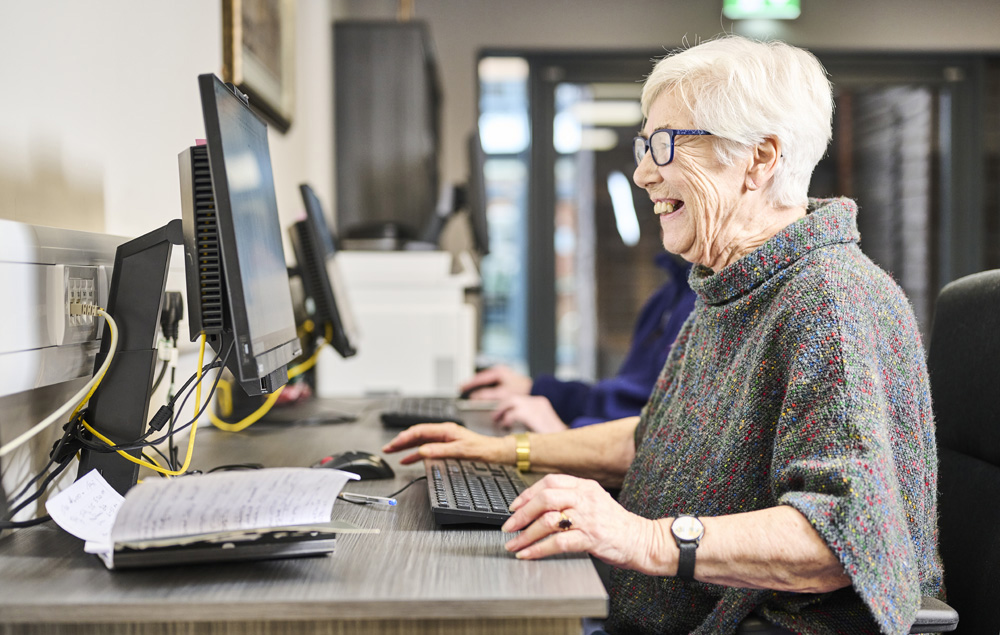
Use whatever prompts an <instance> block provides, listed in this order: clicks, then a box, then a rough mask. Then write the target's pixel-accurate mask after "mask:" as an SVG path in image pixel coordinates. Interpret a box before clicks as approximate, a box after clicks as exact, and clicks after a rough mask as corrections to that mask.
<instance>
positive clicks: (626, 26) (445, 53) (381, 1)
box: [346, 0, 1000, 181]
mask: <svg viewBox="0 0 1000 635" xmlns="http://www.w3.org/2000/svg"><path fill="white" fill-rule="evenodd" d="M396 4H397V2H396V0H346V6H347V8H348V13H349V14H350V15H351V17H367V18H374V17H379V18H387V19H388V18H393V17H394V16H395V7H396ZM415 7H416V15H415V18H416V19H420V20H425V21H426V22H428V24H429V25H430V30H431V36H432V38H433V40H434V43H435V47H436V50H437V53H438V62H439V67H440V70H441V76H442V84H443V91H444V111H443V113H442V123H443V132H442V135H443V143H444V148H443V157H442V164H441V165H442V176H443V178H446V179H448V180H452V181H461V180H464V178H465V176H466V174H467V167H466V165H465V163H466V158H465V156H466V152H465V147H464V139H465V136H466V135H467V134H468V132H469V131H470V130H472V129H473V125H474V120H475V115H476V94H475V84H474V80H475V59H476V56H477V52H478V51H479V50H480V49H483V48H507V49H518V48H520V49H536V50H538V49H571V50H601V49H614V50H629V49H631V50H651V49H658V48H660V47H667V48H673V47H676V46H679V45H680V44H681V42H682V40H683V38H685V37H687V38H688V40H689V41H695V40H696V38H707V37H711V36H714V35H717V34H718V33H720V32H722V31H733V30H734V27H733V23H732V22H731V21H730V20H724V19H723V18H722V15H721V14H722V0H616V1H614V2H612V1H609V0H416V2H415ZM774 24H778V27H777V28H775V27H774V26H773V25H774ZM998 24H1000V1H998V0H945V1H942V0H802V16H801V17H800V18H799V19H798V20H795V21H793V22H782V23H770V25H772V26H769V25H761V24H746V23H744V24H740V25H737V26H736V28H735V30H736V32H739V33H743V34H745V35H754V36H765V35H766V36H773V37H779V38H781V39H783V40H786V41H788V42H790V43H792V44H797V45H799V46H805V47H807V48H814V49H823V50H827V51H836V50H874V51H881V50H887V51H888V50H892V51H942V50H957V51H966V50H989V51H1000V29H998V28H997V25H998ZM639 79H641V78H639V77H637V78H636V80H639Z"/></svg>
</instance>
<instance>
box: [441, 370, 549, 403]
mask: <svg viewBox="0 0 1000 635" xmlns="http://www.w3.org/2000/svg"><path fill="white" fill-rule="evenodd" d="M532 383H533V382H532V381H531V377H528V376H526V375H522V374H521V373H518V372H517V371H515V370H512V369H510V368H508V367H507V366H503V365H500V366H491V367H490V368H487V369H485V370H481V371H479V372H478V373H476V374H475V375H474V376H473V377H472V378H471V379H469V381H467V382H465V383H464V384H462V385H461V386H459V391H460V392H462V393H467V394H468V395H469V399H472V400H480V401H501V400H503V399H507V398H509V397H513V396H515V395H530V394H531V385H532Z"/></svg>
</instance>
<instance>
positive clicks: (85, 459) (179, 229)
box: [78, 75, 302, 494]
mask: <svg viewBox="0 0 1000 635" xmlns="http://www.w3.org/2000/svg"><path fill="white" fill-rule="evenodd" d="M198 83H199V87H200V89H201V101H202V110H203V113H204V116H205V128H206V132H207V137H208V141H207V144H206V145H201V146H195V147H193V148H188V149H187V150H185V151H184V152H182V153H181V156H180V172H181V175H180V176H181V178H180V180H181V202H182V219H179V220H173V221H170V222H169V223H167V224H166V225H165V226H163V227H161V228H159V229H156V230H153V231H152V232H149V233H148V234H145V235H143V236H140V237H138V238H136V239H134V240H130V241H128V242H126V243H123V244H122V245H120V246H119V247H118V250H117V252H116V254H115V266H114V270H113V273H112V277H111V285H110V288H109V292H108V305H107V312H108V314H109V315H111V317H113V318H114V319H115V321H116V323H117V324H118V333H119V338H120V339H119V343H118V351H117V352H116V353H115V356H114V359H113V360H112V362H111V365H110V366H109V368H108V371H107V373H106V374H105V376H104V379H103V381H102V382H101V384H100V386H99V387H98V388H97V390H96V391H95V392H94V394H93V396H92V397H91V398H90V401H89V403H88V406H87V411H86V420H87V422H88V423H89V424H90V425H91V426H92V427H93V428H94V429H95V430H97V431H98V432H99V433H101V434H102V435H103V436H104V437H106V438H107V439H108V440H110V441H111V442H112V443H114V444H116V445H118V446H123V445H124V446H128V445H130V444H133V443H135V442H136V441H137V440H139V439H141V438H143V435H144V433H145V431H146V422H147V417H148V414H149V401H150V393H151V388H152V383H153V370H154V368H155V365H156V363H157V349H156V336H157V325H158V323H159V318H160V309H161V306H162V302H163V293H164V289H165V286H166V279H167V271H168V269H169V263H170V253H171V250H172V248H173V246H174V245H181V244H183V245H184V252H185V254H184V255H185V270H186V277H187V287H188V319H189V323H190V327H191V339H192V340H194V339H197V338H198V337H200V335H201V333H202V332H204V333H205V334H206V339H207V342H208V343H209V344H210V345H211V346H212V348H214V349H215V350H216V351H218V352H220V354H221V355H223V356H226V354H227V352H228V353H229V355H228V358H227V366H228V368H229V369H230V371H232V373H233V374H234V375H235V376H236V377H238V378H239V381H240V384H241V385H242V386H243V389H244V390H245V391H246V392H247V393H248V394H252V395H259V394H262V393H266V392H272V391H274V390H276V389H277V388H279V387H281V386H282V385H284V384H285V382H287V380H288V372H287V368H286V365H287V364H288V363H289V362H291V361H292V360H293V359H294V358H295V357H296V356H298V355H299V354H300V353H301V352H302V347H301V345H300V344H299V340H298V338H297V337H296V331H295V318H294V316H293V313H292V299H291V293H290V291H289V287H288V273H287V268H286V266H285V256H284V251H283V249H282V246H281V227H280V225H279V222H278V208H277V202H276V199H275V196H274V182H273V177H272V175H271V159H270V155H269V152H268V146H267V128H266V126H265V124H264V123H263V122H262V121H261V120H260V119H258V118H257V116H256V115H255V114H253V113H252V112H251V111H250V109H249V107H248V106H247V103H246V101H244V99H243V98H241V97H240V96H239V95H238V93H237V92H236V90H235V88H233V87H231V86H227V85H226V84H223V83H222V82H221V81H219V79H218V78H217V77H215V76H214V75H201V76H199V78H198ZM109 328H110V327H108V326H106V327H105V333H104V336H103V337H102V339H101V350H100V351H99V353H98V356H97V360H96V362H95V371H96V370H97V369H98V368H100V366H101V364H102V363H103V362H104V359H105V358H106V357H107V355H108V353H109V350H110V336H109V333H108V329H109ZM197 407H198V406H196V408H197ZM127 452H128V454H130V455H131V456H133V457H138V456H139V455H140V453H141V448H134V449H131V450H127ZM80 454H81V456H80V469H79V471H78V475H79V476H83V475H84V474H86V473H88V472H89V471H90V470H92V469H96V470H98V471H99V472H100V473H101V474H102V475H103V476H104V478H105V480H107V482H108V483H109V484H110V485H111V486H112V487H114V488H115V489H116V490H117V491H118V492H120V493H122V494H124V493H125V492H126V491H128V489H129V488H131V487H132V486H133V485H135V483H136V481H137V478H138V473H139V466H138V465H136V464H135V463H133V462H130V461H128V460H126V459H125V458H123V457H121V456H119V455H118V454H117V453H115V452H108V451H97V450H92V449H89V448H87V447H84V448H83V449H82V450H81V453H80Z"/></svg>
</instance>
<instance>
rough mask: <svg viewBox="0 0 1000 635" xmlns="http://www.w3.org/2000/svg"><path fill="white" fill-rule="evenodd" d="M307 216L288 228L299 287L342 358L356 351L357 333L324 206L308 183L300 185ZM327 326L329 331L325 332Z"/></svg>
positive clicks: (319, 325) (321, 328) (321, 327)
mask: <svg viewBox="0 0 1000 635" xmlns="http://www.w3.org/2000/svg"><path fill="white" fill-rule="evenodd" d="M299 190H300V192H301V193H302V202H303V203H304V204H305V208H306V217H305V218H304V219H303V220H300V221H298V222H296V223H295V224H294V225H293V226H292V228H291V231H290V236H291V241H292V247H293V248H294V249H295V259H296V260H297V261H298V266H299V274H300V277H301V278H302V287H303V289H304V290H305V293H306V296H308V297H309V298H310V299H311V300H312V302H313V315H312V316H310V317H312V318H313V320H314V321H315V322H316V323H317V326H318V327H319V329H320V332H321V333H324V336H325V337H326V336H329V338H330V344H331V345H332V346H333V347H334V348H335V349H336V350H337V352H338V353H340V354H341V355H342V356H343V357H350V356H351V355H354V354H355V353H356V352H357V340H358V338H357V332H356V329H355V321H354V316H353V313H352V311H351V306H350V303H349V302H348V301H347V294H346V289H345V288H344V283H343V281H342V280H341V278H340V269H339V268H338V266H337V260H336V257H335V256H336V247H335V245H334V240H333V234H332V233H331V232H330V228H329V226H328V225H327V223H326V215H325V214H324V213H323V205H322V204H321V203H320V201H319V198H318V197H317V196H316V193H315V192H314V191H313V189H312V188H311V187H310V186H309V185H308V184H305V183H303V184H302V185H300V186H299ZM327 328H329V332H327Z"/></svg>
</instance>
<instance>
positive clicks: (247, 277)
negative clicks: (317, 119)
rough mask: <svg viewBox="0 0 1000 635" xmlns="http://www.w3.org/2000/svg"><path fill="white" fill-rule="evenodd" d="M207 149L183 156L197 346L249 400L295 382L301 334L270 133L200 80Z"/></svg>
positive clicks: (235, 99)
mask: <svg viewBox="0 0 1000 635" xmlns="http://www.w3.org/2000/svg"><path fill="white" fill-rule="evenodd" d="M198 86H199V89H200V91H201V104H202V113H203V115H204V118H205V133H206V137H207V145H203V146H195V147H193V148H189V149H188V150H185V151H184V152H182V153H181V158H180V167H181V186H182V196H181V199H182V203H183V221H184V251H185V260H186V263H187V273H188V275H187V287H188V317H189V326H190V332H191V339H192V340H195V339H197V338H198V337H199V336H200V335H201V334H202V333H205V335H206V337H207V341H208V344H209V345H210V346H211V347H212V348H213V349H215V351H216V352H218V353H220V354H222V355H225V353H226V350H227V349H228V348H229V347H230V345H232V346H233V352H232V354H231V355H230V356H229V361H228V363H227V367H228V368H229V370H230V371H231V372H232V373H233V375H234V376H235V377H236V378H237V379H238V381H239V383H240V385H241V386H242V387H243V389H244V391H246V393H247V394H248V395H261V394H266V393H270V392H273V391H274V390H276V389H278V388H280V387H281V386H283V385H284V384H285V383H286V382H287V381H288V373H287V364H289V363H290V362H291V361H292V360H293V359H295V357H297V356H298V355H299V354H300V353H301V352H302V347H301V344H300V343H299V339H298V337H297V335H296V330H295V316H294V313H293V311H292V298H291V292H290V291H289V288H288V271H287V267H286V266H285V254H284V250H283V249H282V246H281V226H280V223H279V220H278V204H277V200H276V198H275V194H274V178H273V176H272V173H271V157H270V152H269V150H268V144H267V126H266V125H265V124H264V122H263V121H262V120H261V119H260V118H259V117H258V116H257V115H256V114H254V113H253V112H252V111H251V110H250V108H249V106H248V104H247V102H246V101H245V97H243V96H242V95H240V94H239V93H238V91H237V90H236V89H235V88H234V87H232V86H231V85H227V84H223V83H222V81H220V80H219V78H218V77H216V76H215V75H212V74H206V75H200V76H199V77H198Z"/></svg>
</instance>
